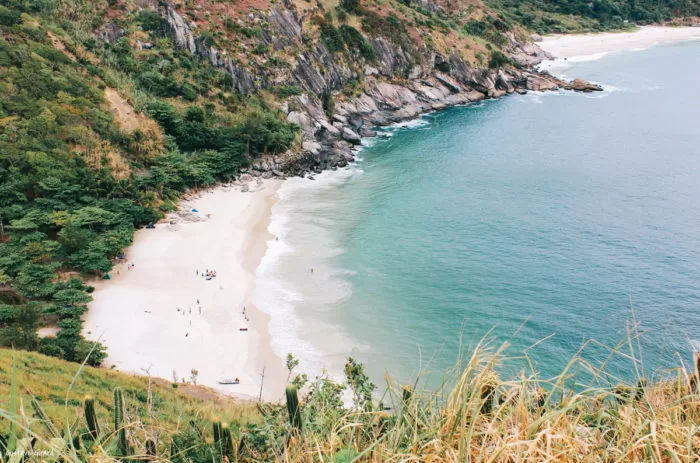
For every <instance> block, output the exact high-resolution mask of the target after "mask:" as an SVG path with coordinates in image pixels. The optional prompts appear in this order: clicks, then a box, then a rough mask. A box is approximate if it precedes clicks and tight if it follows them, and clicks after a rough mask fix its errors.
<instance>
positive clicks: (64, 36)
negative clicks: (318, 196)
mask: <svg viewBox="0 0 700 463" xmlns="http://www.w3.org/2000/svg"><path fill="white" fill-rule="evenodd" d="M4 3H5V4H6V5H7V6H0V27H2V32H3V33H2V36H1V37H0V75H1V76H2V78H1V79H0V95H2V97H0V285H1V287H0V290H1V291H0V345H5V346H13V347H15V348H18V349H29V350H39V351H41V352H43V353H45V354H47V355H52V356H56V357H59V358H64V359H66V360H72V361H82V360H83V359H85V358H86V357H87V359H88V363H89V364H91V365H99V364H100V363H101V361H102V359H103V358H104V349H102V347H100V346H99V345H95V343H91V342H88V341H86V340H84V339H83V338H82V336H81V326H82V321H81V320H80V316H81V315H82V314H83V313H84V312H85V310H86V304H87V303H88V302H89V301H90V300H91V297H90V294H89V293H90V291H91V288H90V287H89V286H86V285H84V284H83V283H82V281H81V279H80V278H79V277H80V276H81V275H88V276H90V275H92V276H101V275H102V274H104V273H105V272H108V271H109V270H110V268H111V266H112V258H114V257H115V256H117V255H119V253H120V252H121V250H122V249H123V248H125V247H126V246H128V245H129V244H130V243H131V238H132V235H133V232H134V229H135V228H136V227H139V226H143V225H145V224H147V223H149V222H153V221H155V220H157V219H158V218H160V217H161V215H162V213H163V212H165V211H168V210H171V209H172V208H173V207H174V204H175V203H176V201H177V199H178V197H179V196H180V194H181V193H182V192H183V191H184V190H185V189H186V188H193V187H195V188H196V187H203V186H206V185H210V184H212V183H214V182H215V181H216V180H218V179H225V178H231V177H232V176H234V175H235V174H236V173H237V172H238V170H239V169H240V168H241V167H242V166H245V165H247V164H248V163H249V161H250V159H252V158H255V157H257V156H260V155H262V154H266V153H272V154H274V153H280V152H283V151H285V150H287V149H288V148H290V147H291V146H292V144H293V143H295V141H296V137H297V128H296V127H295V126H293V125H291V124H289V123H287V122H286V121H284V119H283V115H282V114H281V113H280V112H279V111H278V110H276V109H274V108H271V107H270V106H269V105H268V104H267V103H266V102H265V100H264V99H262V98H252V99H250V100H249V101H246V102H242V101H240V99H239V98H238V96H236V95H234V94H232V93H231V92H227V91H226V90H225V89H226V88H230V76H229V75H228V74H226V73H224V72H222V71H220V70H216V69H214V68H213V67H212V66H211V65H210V64H209V63H208V62H206V61H199V60H196V59H194V58H193V57H192V56H191V55H189V53H188V52H186V51H183V50H178V49H176V48H175V47H174V46H173V45H172V43H171V41H170V39H169V38H168V37H166V36H165V35H164V33H163V27H162V24H161V22H160V21H159V19H158V18H159V17H158V18H156V17H154V16H153V14H144V13H143V12H140V13H138V15H137V16H136V20H137V23H138V25H137V26H134V27H141V28H143V29H144V30H146V31H148V34H149V37H150V38H151V39H152V40H153V42H154V44H155V45H154V46H153V47H152V48H149V49H144V50H139V51H136V50H133V49H132V47H131V46H130V43H129V41H128V39H127V38H123V39H121V40H119V41H117V42H116V43H115V44H114V45H109V44H108V43H106V42H103V41H101V40H96V38H95V37H94V36H93V35H92V33H91V32H90V33H88V31H92V29H93V28H96V27H97V26H98V23H97V22H96V21H97V20H96V19H94V18H90V16H89V15H88V14H87V12H86V10H79V11H81V13H77V16H76V13H75V11H73V10H71V8H75V9H79V8H85V7H89V8H92V7H93V6H95V7H98V6H100V5H99V4H100V2H97V5H93V3H94V2H87V1H81V0H67V1H65V2H62V3H63V7H62V8H59V5H58V2H56V3H54V2H42V1H29V0H13V1H9V2H4ZM98 10H99V9H98ZM156 16H157V15H156ZM76 17H78V18H83V19H84V21H76V20H75V19H76ZM91 21H95V22H91ZM142 33H143V32H142ZM114 88H121V89H122V90H123V91H124V92H125V93H126V94H127V95H129V94H130V95H131V96H132V97H133V98H134V100H135V102H136V103H138V104H139V105H141V106H142V108H141V109H143V110H145V111H146V113H147V114H149V115H151V116H152V117H153V118H154V119H155V120H156V121H157V122H158V123H159V124H160V126H161V127H162V129H161V128H159V127H158V126H157V125H156V124H154V123H153V122H152V121H151V120H149V119H148V118H147V117H145V116H143V115H138V116H136V115H132V116H131V117H130V119H129V118H128V117H127V116H125V115H124V114H121V115H119V117H117V118H116V119H115V115H114V114H113V111H115V110H116V111H117V112H120V111H124V112H127V113H129V112H132V111H133V108H130V107H129V103H128V102H126V101H123V102H122V101H121V97H120V96H119V95H118V93H117V91H115V90H114ZM106 91H111V92H112V93H111V95H112V98H115V99H116V100H117V101H116V103H115V102H114V101H108V100H109V94H107V93H106ZM120 104H121V105H122V106H125V107H124V108H119V105H120ZM115 107H116V109H115ZM120 119H127V120H120ZM161 130H162V131H164V132H165V137H164V136H163V135H162V133H161ZM40 319H46V320H49V321H52V322H53V323H55V324H56V326H57V328H58V329H59V332H58V334H57V336H55V337H48V338H45V339H42V340H40V339H39V338H38V335H37V333H36V330H37V327H38V325H39V320H40Z"/></svg>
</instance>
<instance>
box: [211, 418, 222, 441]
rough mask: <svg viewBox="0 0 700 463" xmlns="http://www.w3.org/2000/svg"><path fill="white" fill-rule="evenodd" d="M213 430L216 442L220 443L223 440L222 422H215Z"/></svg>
mask: <svg viewBox="0 0 700 463" xmlns="http://www.w3.org/2000/svg"><path fill="white" fill-rule="evenodd" d="M212 428H213V429H212V430H213V432H214V442H219V441H220V440H221V421H218V420H214V423H212Z"/></svg>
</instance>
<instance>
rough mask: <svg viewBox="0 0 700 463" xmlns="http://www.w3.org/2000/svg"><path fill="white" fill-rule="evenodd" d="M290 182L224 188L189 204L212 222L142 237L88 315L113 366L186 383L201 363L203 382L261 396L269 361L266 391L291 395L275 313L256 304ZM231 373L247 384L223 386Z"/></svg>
mask: <svg viewBox="0 0 700 463" xmlns="http://www.w3.org/2000/svg"><path fill="white" fill-rule="evenodd" d="M280 183H281V182H280V181H278V180H269V181H266V182H265V183H264V184H263V185H262V186H261V187H258V189H257V190H256V191H254V192H249V193H243V192H241V191H239V188H238V187H236V188H225V187H220V188H216V189H214V190H211V191H208V192H205V193H203V194H202V195H201V196H200V197H199V198H198V199H195V200H193V201H189V202H186V201H183V205H182V208H183V209H184V210H187V211H190V210H191V209H197V210H198V211H199V212H198V213H197V214H195V215H196V216H198V217H200V218H202V221H199V222H191V223H187V222H186V221H182V222H181V223H178V224H175V225H171V224H168V223H163V224H158V225H156V229H155V230H147V229H144V230H139V231H138V232H137V233H136V235H135V238H134V244H133V245H132V246H131V247H130V248H129V249H128V251H127V254H126V257H127V259H128V260H127V263H125V264H121V265H120V266H118V267H115V269H114V271H113V272H112V275H113V279H112V280H108V281H106V280H103V281H99V282H97V283H95V286H96V290H95V293H94V294H93V296H94V301H93V302H92V303H91V304H90V310H89V312H88V314H87V316H86V323H85V332H86V335H87V336H88V337H89V338H90V339H97V338H99V337H102V338H103V342H104V343H105V344H106V345H107V348H108V353H109V358H108V359H107V362H106V365H108V366H112V365H114V366H115V367H116V368H117V369H119V370H122V371H129V372H136V373H143V372H144V371H145V370H147V369H149V368H150V373H151V375H153V376H158V377H162V378H166V379H170V380H172V378H173V376H176V377H177V379H178V381H182V379H183V378H184V379H185V380H186V381H190V376H191V371H192V370H193V369H194V370H197V371H198V378H197V380H198V381H197V382H198V384H204V385H207V386H211V387H214V388H216V389H217V390H219V391H222V392H226V393H231V394H235V395H241V396H249V397H256V398H257V396H258V393H259V388H260V374H261V372H262V369H263V367H265V381H264V390H263V397H264V398H266V399H268V400H277V399H279V398H280V397H281V396H282V395H283V393H284V382H285V379H286V370H285V369H284V365H283V364H282V361H281V359H279V358H278V357H276V356H275V355H274V354H273V353H272V350H271V348H270V342H269V341H270V339H269V334H268V330H267V319H266V316H265V315H264V314H262V313H260V312H259V311H257V309H256V308H255V307H254V306H253V305H252V304H250V302H248V301H247V298H249V297H250V295H251V294H252V291H253V290H254V285H255V269H256V268H257V266H258V264H259V262H260V260H261V259H262V257H263V256H264V253H265V251H266V246H267V245H266V241H267V239H269V235H268V232H267V224H268V223H269V220H270V213H271V208H272V206H273V205H274V203H275V201H276V198H277V189H278V188H279V186H280ZM207 214H211V216H210V218H208V219H207ZM128 263H131V264H134V268H133V269H127V264H128ZM206 269H214V270H216V272H217V276H216V278H213V279H212V280H209V281H208V280H206V279H204V278H202V276H201V273H202V272H203V271H205V270H206ZM197 272H199V275H197ZM198 300H199V304H198V302H197V301H198ZM244 306H245V307H246V315H247V317H248V319H249V321H246V319H245V316H244V315H243V313H242V310H243V307H244ZM200 307H201V313H200ZM178 309H180V310H179V311H178ZM240 328H248V331H240ZM226 377H238V378H239V379H240V384H238V385H219V384H218V381H219V380H220V379H222V378H226Z"/></svg>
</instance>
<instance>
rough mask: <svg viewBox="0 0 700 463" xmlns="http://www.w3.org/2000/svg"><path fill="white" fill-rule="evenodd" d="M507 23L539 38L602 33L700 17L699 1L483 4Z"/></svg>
mask: <svg viewBox="0 0 700 463" xmlns="http://www.w3.org/2000/svg"><path fill="white" fill-rule="evenodd" d="M485 3H486V4H487V5H488V6H489V7H491V8H493V9H494V10H496V11H499V12H500V13H501V14H503V15H504V17H506V18H508V20H510V21H512V22H514V23H518V24H521V25H523V26H525V27H527V28H528V29H531V30H533V31H535V32H539V33H541V34H546V33H552V32H559V33H563V32H577V31H604V30H611V29H620V28H625V27H631V26H632V25H633V24H651V23H660V22H663V21H671V20H672V19H674V18H677V17H698V16H700V1H698V0H594V1H590V0H527V1H525V0H486V1H485Z"/></svg>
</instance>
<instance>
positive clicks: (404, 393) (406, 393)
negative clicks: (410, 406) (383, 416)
mask: <svg viewBox="0 0 700 463" xmlns="http://www.w3.org/2000/svg"><path fill="white" fill-rule="evenodd" d="M412 396H413V389H411V386H409V385H408V384H407V385H405V386H404V387H402V388H401V398H402V399H403V403H404V405H406V404H407V403H408V402H409V401H410V400H411V397H412Z"/></svg>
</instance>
